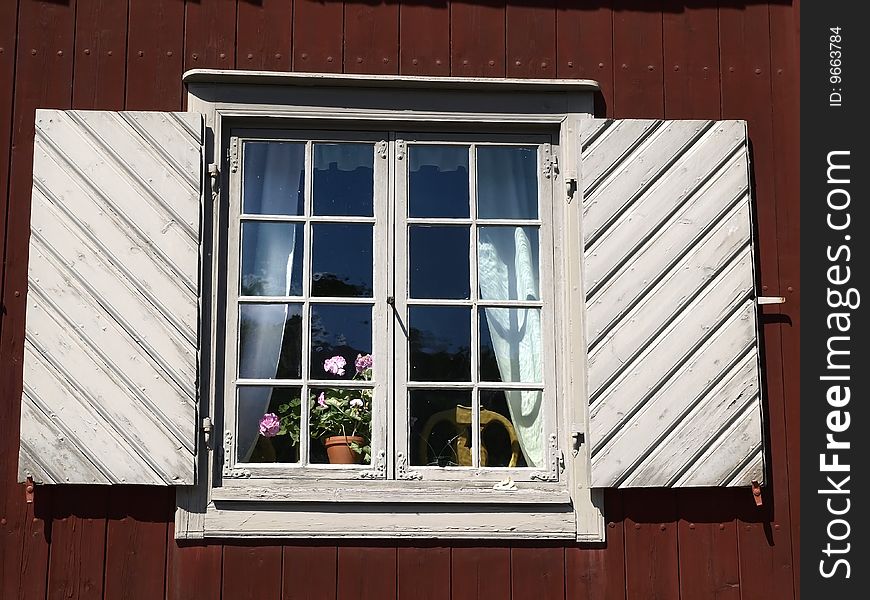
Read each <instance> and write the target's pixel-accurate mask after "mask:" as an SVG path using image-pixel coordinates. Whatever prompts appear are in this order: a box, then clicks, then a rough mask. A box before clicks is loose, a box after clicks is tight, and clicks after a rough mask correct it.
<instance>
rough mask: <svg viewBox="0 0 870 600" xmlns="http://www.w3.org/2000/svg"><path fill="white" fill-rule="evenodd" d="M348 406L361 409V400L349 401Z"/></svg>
mask: <svg viewBox="0 0 870 600" xmlns="http://www.w3.org/2000/svg"><path fill="white" fill-rule="evenodd" d="M350 405H351V406H352V407H355V408H362V407H363V401H362V398H354V399H353V400H351V401H350Z"/></svg>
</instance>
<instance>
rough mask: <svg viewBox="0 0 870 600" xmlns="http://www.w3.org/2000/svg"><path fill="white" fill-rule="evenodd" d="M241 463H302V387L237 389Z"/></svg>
mask: <svg viewBox="0 0 870 600" xmlns="http://www.w3.org/2000/svg"><path fill="white" fill-rule="evenodd" d="M238 396H239V400H238V402H239V404H238V419H237V421H238V426H237V428H238V435H237V439H238V455H237V460H238V461H239V462H254V463H295V462H299V441H300V434H299V416H300V414H301V406H302V401H301V390H300V389H299V388H298V387H297V388H288V387H270V386H259V385H258V386H250V387H249V386H243V387H240V388H238Z"/></svg>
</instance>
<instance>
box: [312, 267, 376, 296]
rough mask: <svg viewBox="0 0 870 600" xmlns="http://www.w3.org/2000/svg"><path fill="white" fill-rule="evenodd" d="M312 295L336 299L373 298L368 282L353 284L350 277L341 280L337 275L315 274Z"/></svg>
mask: <svg viewBox="0 0 870 600" xmlns="http://www.w3.org/2000/svg"><path fill="white" fill-rule="evenodd" d="M312 280H313V281H312V282H311V295H312V296H321V297H326V296H330V297H335V298H371V297H372V287H371V285H370V284H368V283H366V282H356V283H352V282H351V280H350V277H342V278H339V277H337V276H336V275H335V273H314V275H313V276H312Z"/></svg>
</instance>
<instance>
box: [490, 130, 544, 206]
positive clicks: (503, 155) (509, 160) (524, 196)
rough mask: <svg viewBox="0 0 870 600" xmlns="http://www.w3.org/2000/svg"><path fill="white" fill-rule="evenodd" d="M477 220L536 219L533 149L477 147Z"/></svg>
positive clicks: (536, 192) (536, 173)
mask: <svg viewBox="0 0 870 600" xmlns="http://www.w3.org/2000/svg"><path fill="white" fill-rule="evenodd" d="M477 216H478V217H479V218H481V219H537V218H538V154H537V150H536V148H534V147H522V146H478V148H477Z"/></svg>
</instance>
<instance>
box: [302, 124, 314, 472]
mask: <svg viewBox="0 0 870 600" xmlns="http://www.w3.org/2000/svg"><path fill="white" fill-rule="evenodd" d="M313 182H314V150H313V144H312V143H311V141H308V142H306V143H305V177H304V180H303V192H302V195H303V200H302V203H303V209H302V210H303V213H304V216H305V225H304V226H303V228H304V232H303V238H302V239H303V240H304V241H305V247H304V249H303V251H302V297H303V298H304V299H305V300H304V301H303V307H302V389H301V394H302V397H301V400H302V403H301V406H300V407H299V410H300V415H299V430H300V431H299V464H301V465H302V466H303V467H304V466H307V465H308V464H309V460H310V451H311V435H310V433H309V432H310V431H311V428H310V423H309V404H310V402H309V398H310V397H311V393H310V392H309V391H308V386H309V383H308V378H309V375H310V373H311V365H310V364H309V361H310V349H311V302H310V298H311V248H312V244H311V242H312V240H311V221H310V218H311V214H312V209H311V206H312V200H311V198H312V189H313Z"/></svg>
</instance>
